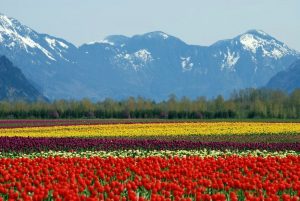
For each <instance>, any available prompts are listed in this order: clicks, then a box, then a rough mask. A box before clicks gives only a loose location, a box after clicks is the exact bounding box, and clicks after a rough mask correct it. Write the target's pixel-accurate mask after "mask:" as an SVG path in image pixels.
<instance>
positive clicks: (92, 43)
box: [87, 39, 115, 46]
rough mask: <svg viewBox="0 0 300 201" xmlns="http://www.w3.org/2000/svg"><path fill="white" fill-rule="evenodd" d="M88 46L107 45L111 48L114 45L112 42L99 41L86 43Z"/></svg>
mask: <svg viewBox="0 0 300 201" xmlns="http://www.w3.org/2000/svg"><path fill="white" fill-rule="evenodd" d="M87 44H88V45H94V44H108V45H111V46H114V45H115V43H114V42H111V41H109V40H107V39H104V40H101V41H93V42H89V43H87Z"/></svg>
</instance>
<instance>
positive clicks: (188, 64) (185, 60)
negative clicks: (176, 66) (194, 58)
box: [180, 57, 194, 72]
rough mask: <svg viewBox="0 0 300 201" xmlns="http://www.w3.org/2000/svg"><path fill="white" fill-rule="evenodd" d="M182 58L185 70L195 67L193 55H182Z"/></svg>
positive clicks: (182, 65)
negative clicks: (192, 60)
mask: <svg viewBox="0 0 300 201" xmlns="http://www.w3.org/2000/svg"><path fill="white" fill-rule="evenodd" d="M180 59H181V67H182V70H183V72H185V71H191V70H192V69H193V66H194V63H192V62H191V57H180Z"/></svg>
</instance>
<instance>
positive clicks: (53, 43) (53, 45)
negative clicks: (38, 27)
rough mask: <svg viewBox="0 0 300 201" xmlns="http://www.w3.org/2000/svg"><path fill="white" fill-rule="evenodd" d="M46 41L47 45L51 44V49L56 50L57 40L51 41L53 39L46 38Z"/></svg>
mask: <svg viewBox="0 0 300 201" xmlns="http://www.w3.org/2000/svg"><path fill="white" fill-rule="evenodd" d="M45 40H46V41H47V43H48V44H49V46H50V47H51V49H53V50H54V48H55V46H56V41H55V39H51V38H48V37H46V38H45Z"/></svg>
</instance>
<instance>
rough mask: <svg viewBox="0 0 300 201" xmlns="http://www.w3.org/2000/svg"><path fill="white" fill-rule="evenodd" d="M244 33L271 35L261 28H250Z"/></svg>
mask: <svg viewBox="0 0 300 201" xmlns="http://www.w3.org/2000/svg"><path fill="white" fill-rule="evenodd" d="M244 34H252V35H256V36H264V37H266V36H270V35H269V34H267V33H266V32H264V31H263V30H259V29H250V30H248V31H246V32H245V33H244ZM242 35H243V34H242Z"/></svg>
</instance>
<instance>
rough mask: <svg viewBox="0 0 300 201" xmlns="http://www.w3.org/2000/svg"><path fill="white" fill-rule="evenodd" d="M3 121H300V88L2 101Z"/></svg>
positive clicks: (0, 106) (1, 115) (1, 112)
mask: <svg viewBox="0 0 300 201" xmlns="http://www.w3.org/2000/svg"><path fill="white" fill-rule="evenodd" d="M0 118H2V119H26V118H41V119H49V118H50V119H51V118H53V119H57V118H64V119H67V118H71V119H72V118H102V119H104V118H105V119H107V118H120V119H122V118H124V119H135V118H138V119H143V118H149V119H150V118H159V119H217V118H222V119H226V118H232V119H245V118H249V119H254V118H278V119H297V118H300V89H297V90H295V91H294V92H292V93H290V94H287V93H285V92H282V91H279V90H269V89H244V90H240V91H235V92H233V93H232V95H231V96H230V97H229V98H228V99H224V98H223V97H222V96H218V97H216V98H214V99H207V98H205V97H199V98H197V99H195V100H190V99H189V98H187V97H182V98H177V97H176V96H175V95H170V96H169V99H168V100H166V101H161V102H155V101H153V100H149V99H143V98H141V97H139V98H133V97H130V98H128V99H126V100H122V101H115V100H112V99H105V100H103V101H100V102H92V101H90V100H88V99H83V100H80V101H75V100H56V101H53V102H42V101H39V102H24V101H18V102H8V101H1V102H0Z"/></svg>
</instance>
